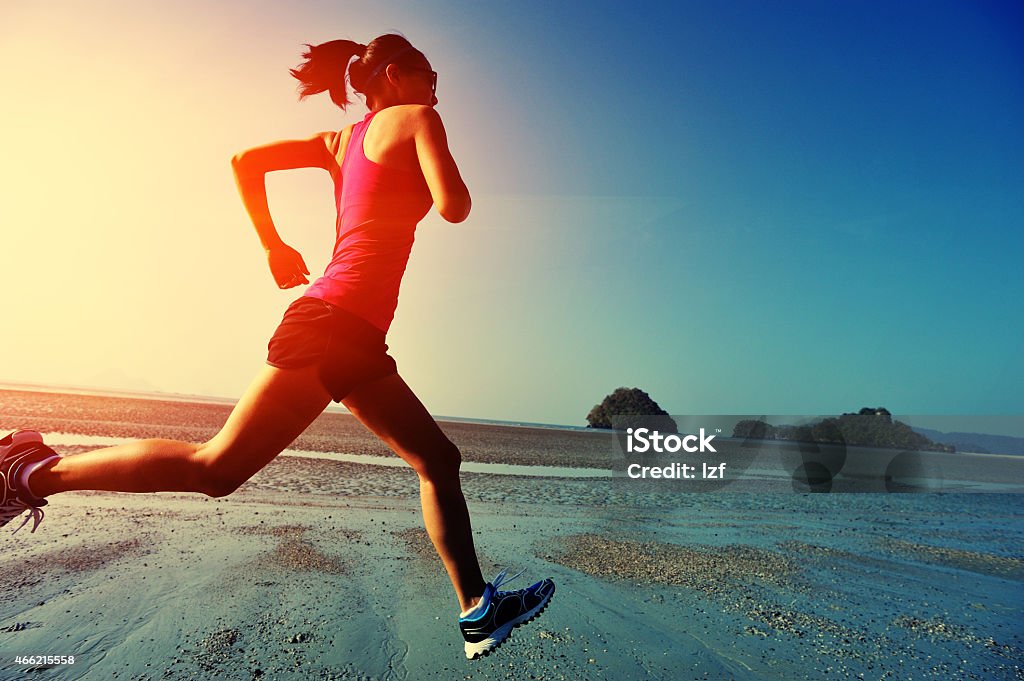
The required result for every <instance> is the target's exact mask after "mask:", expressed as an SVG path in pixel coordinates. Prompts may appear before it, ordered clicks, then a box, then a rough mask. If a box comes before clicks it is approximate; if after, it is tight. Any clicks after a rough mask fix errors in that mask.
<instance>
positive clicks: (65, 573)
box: [0, 390, 1024, 681]
mask: <svg viewBox="0 0 1024 681" xmlns="http://www.w3.org/2000/svg"><path fill="white" fill-rule="evenodd" d="M229 412H230V406H229V405H216V404H200V403H188V402H157V401H150V400H133V399H128V398H112V397H96V396H88V395H60V394H56V393H40V392H29V391H12V390H0V433H6V432H7V431H9V430H13V429H15V428H34V429H36V430H40V431H41V432H43V433H44V435H45V436H46V437H47V440H48V441H51V439H53V440H54V441H57V440H60V441H61V442H64V443H66V444H64V445H63V446H56V445H55V447H56V449H57V450H58V451H59V452H60V453H62V454H66V455H74V454H76V453H79V452H82V451H87V450H89V449H94V448H97V447H98V446H102V444H101V443H102V441H103V439H104V438H108V439H110V442H111V443H114V442H120V441H121V440H119V439H118V438H144V437H161V438H176V439H183V440H188V441H195V442H200V441H203V440H205V439H207V438H209V437H210V436H212V435H213V434H214V433H216V431H217V430H218V429H219V427H220V426H221V425H222V424H223V422H224V420H225V419H226V417H227V414H228V413H229ZM441 426H442V428H443V430H444V431H445V432H446V433H447V434H448V435H449V437H451V439H452V440H453V441H454V442H455V443H456V444H457V445H459V447H460V449H461V451H462V452H463V457H464V459H465V461H467V462H479V463H483V464H496V465H503V464H515V465H525V466H532V467H538V466H556V467H563V468H567V469H573V468H579V469H599V468H602V467H608V466H610V465H611V464H610V462H611V461H612V459H613V452H614V449H613V444H612V442H611V440H610V436H608V435H607V434H605V433H597V432H595V433H590V432H579V431H571V430H565V431H562V430H557V429H543V428H520V427H503V426H498V425H486V424H465V423H450V422H442V424H441ZM76 438H77V440H76ZM76 442H78V444H75V443H76ZM293 447H294V448H295V449H297V450H304V451H311V452H326V453H340V454H356V455H370V456H389V457H391V458H394V455H393V454H390V453H389V451H388V450H387V448H386V447H385V446H384V445H383V444H381V443H379V442H377V441H376V440H375V439H374V438H373V436H372V435H371V434H370V433H369V432H367V431H366V430H365V429H364V428H363V427H362V426H361V425H360V424H358V423H357V422H356V421H355V420H354V419H352V417H350V416H348V415H344V414H337V413H325V414H324V415H323V416H322V417H321V418H320V419H318V421H317V422H316V423H314V424H313V426H311V428H310V429H309V430H308V431H307V432H306V433H305V434H303V436H301V437H300V438H299V440H297V441H296V443H295V444H294V445H293ZM487 470H492V469H487ZM493 470H494V471H496V472H466V471H464V472H463V474H462V485H463V489H464V492H465V494H466V498H467V502H468V504H469V506H470V512H471V514H472V518H473V527H474V536H475V542H476V548H477V552H478V555H479V557H480V562H481V565H482V567H483V569H484V572H485V577H488V578H489V577H491V576H493V575H494V574H495V573H496V572H497V571H498V570H499V569H501V568H502V567H504V566H510V567H511V570H510V573H509V574H514V573H515V572H517V571H519V570H520V569H523V568H525V570H526V572H525V573H524V574H523V576H522V577H520V578H519V579H518V580H516V581H515V582H513V583H512V584H510V585H509V587H508V588H517V587H519V586H527V585H529V584H531V583H533V582H534V581H536V580H538V579H541V578H543V577H551V578H553V579H554V581H555V582H556V584H557V591H556V593H555V596H554V598H553V600H552V602H551V604H550V606H549V607H548V609H547V610H546V611H545V612H544V613H543V614H542V615H541V617H539V618H538V619H536V620H534V621H533V622H531V623H529V624H527V625H525V626H523V627H520V628H518V629H516V630H515V633H514V634H513V636H512V638H511V639H510V640H509V641H507V642H506V643H505V644H504V645H503V646H502V647H501V648H499V649H498V650H497V651H496V652H495V653H494V654H492V655H490V656H489V657H487V658H484V659H482V660H476V661H468V660H466V659H465V656H464V653H463V650H462V639H461V636H460V634H459V631H458V627H457V615H458V612H457V610H458V604H457V602H456V599H455V597H454V592H453V591H452V588H451V585H450V583H449V581H448V578H447V576H446V574H445V572H444V570H443V568H442V566H441V563H440V560H439V559H438V558H437V555H436V553H435V552H434V549H433V547H432V545H431V544H430V541H429V539H428V537H427V535H426V533H425V531H424V530H423V522H422V517H421V514H420V509H419V500H418V481H417V478H416V476H415V474H414V473H412V471H411V470H410V469H408V468H404V467H394V466H382V465H375V464H371V463H363V462H360V461H358V460H350V461H342V460H332V459H330V458H311V457H308V456H294V455H292V456H281V457H278V459H276V460H275V461H274V462H272V463H271V464H270V465H269V466H267V467H266V468H265V469H264V470H262V471H261V472H260V473H258V474H257V475H256V476H254V477H253V478H252V479H251V480H250V481H249V482H247V483H246V484H245V485H244V486H243V487H242V488H241V489H239V490H238V491H237V492H235V493H234V494H232V495H230V496H228V497H225V498H222V499H209V498H206V497H203V496H201V495H195V494H172V493H161V494H148V495H136V494H120V493H106V492H74V493H67V494H61V495H56V496H54V497H52V498H51V499H50V503H49V505H48V506H47V507H46V509H45V510H46V519H45V521H44V522H43V524H42V525H41V526H40V527H39V530H38V531H37V532H36V533H34V534H30V533H29V528H28V527H26V528H25V529H23V530H21V531H20V532H18V533H17V534H14V535H12V534H11V532H10V530H11V529H13V528H14V527H16V526H17V524H19V523H20V520H19V521H15V522H14V523H12V524H10V525H8V526H7V527H5V528H3V530H2V532H3V535H2V538H0V547H2V549H3V551H2V554H0V585H2V589H0V679H22V678H25V679H359V680H370V679H374V680H375V679H403V680H405V679H408V680H410V681H414V680H418V679H571V680H575V679H633V678H636V679H665V680H669V679H671V680H673V681H675V680H678V679H730V678H732V679H780V680H781V679H787V680H788V679H819V678H851V679H861V678H864V679H886V678H891V679H932V678H934V679H1024V637H1022V631H1021V628H1020V625H1019V623H1020V622H1021V621H1024V612H1022V609H1024V588H1022V586H1024V552H1022V550H1021V547H1022V546H1024V497H1022V496H1021V495H1019V494H951V493H943V494H936V493H932V494H884V493H879V494H794V493H774V494H763V493H741V492H733V491H723V492H719V493H704V494H697V493H692V494H688V493H685V492H680V491H678V490H677V489H673V490H671V491H670V492H659V491H658V489H657V488H656V487H653V486H651V485H637V484H632V483H631V481H629V480H623V479H621V478H618V479H616V478H613V477H611V476H608V477H605V478H586V477H577V476H574V475H572V473H571V471H570V472H566V473H565V474H563V475H558V476H550V475H510V474H507V473H504V472H500V471H502V470H503V469H501V468H500V466H497V467H495V468H494V469H493ZM538 470H547V469H538ZM47 655H49V656H72V655H73V656H74V664H46V663H42V664H40V663H38V662H36V663H33V664H28V663H18V662H16V659H17V658H18V657H19V656H26V657H28V656H37V657H38V656H47Z"/></svg>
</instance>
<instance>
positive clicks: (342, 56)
mask: <svg viewBox="0 0 1024 681" xmlns="http://www.w3.org/2000/svg"><path fill="white" fill-rule="evenodd" d="M306 47H308V48H309V49H308V50H307V51H306V52H303V53H302V58H303V59H304V60H305V61H304V62H303V63H302V64H300V65H299V67H298V68H295V69H289V73H291V74H292V76H293V77H295V78H296V79H297V80H298V81H299V86H298V90H299V100H303V99H305V98H306V97H308V96H310V95H315V94H319V93H321V92H324V91H328V92H329V93H330V95H331V101H332V102H334V103H335V104H337V105H338V106H339V107H341V110H342V111H344V110H345V107H347V106H348V105H349V103H350V102H349V98H348V88H347V87H346V85H345V82H346V78H345V73H346V71H347V70H348V63H349V62H350V61H351V60H352V57H362V56H363V55H364V54H366V46H365V45H360V44H359V43H355V42H352V41H351V40H332V41H330V42H326V43H321V44H320V45H310V44H308V43H307V44H306Z"/></svg>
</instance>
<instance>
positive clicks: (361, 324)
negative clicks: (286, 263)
mask: <svg viewBox="0 0 1024 681" xmlns="http://www.w3.org/2000/svg"><path fill="white" fill-rule="evenodd" d="M385 335H386V334H385V333H384V331H382V330H380V329H378V328H377V327H376V326H374V325H373V324H371V323H370V322H368V321H366V320H365V319H363V318H362V317H360V316H358V315H355V314H352V313H351V312H349V311H347V310H343V309H341V308H340V307H336V306H334V305H331V304H330V303H328V302H326V301H324V300H321V299H320V298H313V297H311V296H302V297H300V298H299V299H298V300H296V301H295V302H293V303H292V304H291V305H289V306H288V309H286V310H285V311H284V318H283V319H282V320H281V323H280V325H278V327H277V330H276V331H275V332H274V335H273V337H272V338H271V339H270V343H269V344H268V345H267V350H268V352H267V364H269V365H271V366H275V367H278V368H279V369H297V368H300V367H305V366H309V365H311V364H316V365H317V366H319V367H320V382H321V383H323V385H324V387H325V388H326V389H327V392H329V393H330V394H331V397H332V398H333V399H334V401H335V402H341V401H342V399H344V398H345V396H346V395H348V394H349V393H350V392H352V390H354V389H355V388H357V387H359V386H361V385H364V384H366V383H370V382H372V381H376V380H378V379H381V378H384V377H386V376H390V375H391V374H395V373H398V367H397V366H396V365H395V360H394V358H393V357H391V355H389V354H388V346H387V344H386V343H385V342H384V337H385Z"/></svg>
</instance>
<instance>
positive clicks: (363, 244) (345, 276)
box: [0, 35, 555, 659]
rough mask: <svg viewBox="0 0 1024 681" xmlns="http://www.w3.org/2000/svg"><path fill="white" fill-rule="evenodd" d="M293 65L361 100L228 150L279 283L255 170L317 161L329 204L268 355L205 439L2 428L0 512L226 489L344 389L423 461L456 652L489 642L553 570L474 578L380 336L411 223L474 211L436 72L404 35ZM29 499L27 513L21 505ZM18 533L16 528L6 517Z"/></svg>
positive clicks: (460, 530) (465, 539) (11, 514)
mask: <svg viewBox="0 0 1024 681" xmlns="http://www.w3.org/2000/svg"><path fill="white" fill-rule="evenodd" d="M307 47H308V48H309V50H308V51H306V52H304V53H303V60H304V61H303V62H302V63H301V64H300V65H299V66H298V68H295V69H292V70H291V74H292V75H293V76H294V77H295V78H296V79H298V80H299V82H300V85H299V93H300V96H299V99H300V100H301V99H304V98H305V97H307V96H309V95H313V94H317V93H320V92H325V91H326V92H328V93H329V95H330V97H331V100H332V101H333V102H334V103H335V104H337V105H338V106H339V107H340V108H341V109H342V110H343V111H344V110H345V109H346V107H348V106H349V104H350V103H351V102H350V100H349V97H348V89H347V85H346V83H348V84H350V85H351V87H352V89H353V90H355V92H357V93H360V94H362V95H363V97H364V98H365V102H366V105H367V107H368V108H369V113H367V114H366V116H365V117H364V118H363V120H362V121H360V122H358V123H355V124H354V125H349V126H348V127H346V128H344V129H343V130H341V131H340V132H323V133H319V134H317V135H313V136H312V137H310V138H308V139H304V140H287V141H279V142H274V143H272V144H267V145H265V146H260V147H255V148H253V149H249V150H247V151H244V152H242V153H240V154H238V155H236V156H235V157H234V158H233V159H232V167H233V168H234V173H235V178H236V181H237V184H238V188H239V192H240V193H241V197H242V202H243V203H244V204H245V208H246V210H247V211H248V213H249V216H250V218H252V222H253V224H254V226H255V228H256V232H257V234H258V235H259V238H260V241H261V243H262V244H263V247H264V249H265V250H266V254H267V260H268V263H269V266H270V272H271V274H272V275H273V277H274V281H275V282H276V284H277V286H278V287H279V288H281V289H290V288H294V287H296V286H299V285H302V284H308V283H309V280H308V279H307V278H306V276H305V275H307V274H309V269H308V268H307V267H306V264H305V262H304V261H303V259H302V256H301V255H300V254H299V253H298V251H296V250H295V249H293V248H291V247H290V246H288V245H287V244H285V242H284V241H283V240H282V239H281V237H280V236H279V235H278V233H277V229H276V228H275V226H274V223H273V221H272V220H271V217H270V211H269V208H268V206H267V195H266V188H265V185H264V176H265V175H266V173H268V172H271V171H274V170H285V169H289V168H323V169H324V170H326V171H328V172H329V173H330V174H331V178H332V179H333V180H334V196H335V203H336V205H337V209H338V216H337V223H336V233H337V240H336V242H335V246H334V253H333V256H332V258H331V261H330V263H329V264H328V265H327V269H326V271H325V272H324V275H323V276H322V277H320V278H319V279H317V280H316V281H314V282H313V284H312V285H310V286H309V287H307V288H306V290H305V292H304V293H303V294H302V296H300V297H299V298H298V299H297V300H295V301H294V302H293V303H291V305H289V306H288V308H287V309H286V310H285V313H284V317H283V319H282V321H281V324H280V325H279V326H278V327H277V330H276V331H275V333H274V334H273V336H272V337H271V339H270V342H269V344H268V356H267V362H266V366H264V367H263V369H262V370H261V371H260V373H259V374H258V375H257V376H256V378H255V379H254V380H253V382H252V383H251V384H250V386H249V387H248V389H247V390H246V392H245V394H243V395H242V397H241V399H240V400H239V401H238V403H237V404H236V405H235V408H234V410H233V411H232V412H231V415H230V416H229V417H228V420H227V422H226V423H225V424H224V427H223V428H222V429H221V431H220V432H219V433H217V435H215V436H214V437H213V438H212V439H210V440H209V441H208V442H205V443H203V444H192V443H189V442H179V441H175V440H162V439H147V440H139V441H136V442H131V443H128V444H124V445H119V446H116V447H109V448H105V449H99V450H95V451H92V452H86V453H84V454H79V455H75V456H68V457H63V458H62V457H60V456H59V455H57V454H56V453H55V452H54V451H53V450H52V449H51V448H50V447H48V446H47V445H45V444H43V438H42V437H41V436H40V434H39V433H37V432H35V431H31V430H19V431H16V432H13V433H11V434H9V435H7V436H6V437H4V438H3V439H0V483H2V492H0V526H2V525H6V524H7V523H8V522H10V521H11V520H13V519H15V518H17V517H19V516H21V515H22V514H25V519H24V521H23V522H22V524H21V525H20V526H19V527H18V529H21V527H24V525H25V524H26V523H28V521H29V520H32V521H33V526H32V531H33V532H35V529H36V527H38V525H39V523H40V521H42V519H43V511H42V508H41V507H42V506H45V505H46V503H47V501H46V497H49V496H51V495H53V494H57V493H60V492H69V491H72V490H109V491H118V492H159V491H173V492H199V493H202V494H206V495H207V496H210V497H223V496H225V495H228V494H230V493H231V492H233V491H234V490H236V489H238V487H239V486H240V485H241V484H242V483H244V482H245V481H246V480H248V479H249V478H250V477H252V476H253V475H254V474H255V473H256V472H257V471H259V470H260V469H261V468H263V467H264V466H265V465H267V463H269V462H270V461H271V460H272V459H273V458H274V457H276V456H277V455H278V454H279V453H280V452H281V451H282V450H284V449H285V448H286V447H287V446H288V445H289V444H291V443H292V442H293V441H294V440H295V438H297V437H298V436H299V435H300V434H301V433H302V432H303V431H304V430H305V429H306V427H307V426H309V424H310V423H312V422H313V420H314V419H316V417H317V416H319V415H320V413H321V412H322V411H323V410H324V409H325V408H326V407H327V405H328V404H330V403H331V401H332V400H333V401H335V402H340V403H342V404H344V405H345V407H346V408H347V409H348V410H349V411H350V412H351V413H352V414H354V415H355V416H356V418H358V419H359V420H360V421H361V422H362V423H363V424H364V425H365V426H366V427H367V428H368V429H370V431H372V432H373V433H375V434H376V435H377V436H378V437H379V438H380V439H381V440H383V441H384V442H385V443H387V444H388V446H390V447H391V449H392V450H394V452H395V453H396V454H398V455H399V456H400V457H402V459H404V460H405V461H406V462H407V463H408V464H409V465H410V466H412V468H413V469H414V470H415V471H416V473H417V474H418V475H419V479H420V500H421V503H422V508H423V520H424V524H425V525H426V529H427V532H428V533H429V535H430V539H431V541H432V542H433V544H434V547H435V548H436V549H437V552H438V554H439V555H440V557H441V560H442V561H443V563H444V566H445V569H446V570H447V572H448V576H449V578H450V579H451V582H452V586H454V587H455V594H456V596H457V597H458V601H459V606H460V608H461V613H460V615H459V627H460V629H461V631H462V634H463V637H464V639H465V641H466V657H468V658H470V659H474V658H477V657H480V656H482V655H487V654H489V653H490V652H491V651H492V650H494V649H495V648H497V647H498V646H499V645H500V644H501V643H502V642H503V641H504V640H505V639H506V638H508V636H509V635H510V634H511V632H512V629H513V628H514V627H516V626H518V625H520V624H523V623H525V622H528V621H529V620H531V619H533V618H534V617H536V616H537V615H538V614H539V613H540V612H541V611H542V610H543V609H544V608H545V607H546V605H547V603H548V601H549V600H550V599H551V596H552V594H553V593H554V591H555V585H554V583H553V582H552V581H551V580H550V579H545V580H542V581H539V582H537V583H535V584H533V585H532V586H530V587H528V588H525V589H519V590H517V591H499V590H498V587H500V586H501V585H502V584H503V583H505V582H508V581H509V580H510V579H513V578H515V577H517V576H518V574H517V575H513V577H507V575H506V572H505V571H504V570H503V571H502V572H500V573H499V574H498V575H497V576H496V577H495V578H494V579H493V580H492V581H491V582H489V583H485V582H484V579H483V576H482V574H481V571H480V564H479V563H478V562H477V556H476V550H475V548H474V546H473V535H472V528H471V525H470V518H469V511H468V509H467V507H466V500H465V497H464V496H463V494H462V487H461V485H460V482H459V468H460V464H461V454H460V452H459V450H458V448H457V447H456V446H455V445H454V444H453V443H452V442H451V441H450V440H449V439H448V438H447V437H446V436H445V435H444V433H443V432H442V431H441V429H440V428H439V427H438V425H437V423H436V422H435V421H434V419H433V418H432V417H431V416H430V414H429V413H428V412H427V410H426V408H425V407H424V406H423V404H422V403H421V402H420V401H419V399H417V397H416V395H415V394H413V392H412V390H411V389H410V388H409V386H408V385H406V383H405V381H404V380H402V377H401V376H399V375H398V372H397V368H396V365H395V360H394V359H393V358H392V357H391V356H390V355H389V354H388V346H387V344H386V343H385V336H386V334H387V331H388V328H389V326H390V325H391V321H392V319H393V317H394V313H395V309H396V307H397V305H398V290H399V284H400V283H401V279H402V275H403V273H404V272H405V267H406V263H407V261H408V258H409V253H410V251H411V249H412V244H413V236H414V233H415V230H416V225H417V223H418V222H419V221H420V220H422V219H423V217H424V216H425V215H426V214H427V211H429V210H430V207H431V205H434V206H436V207H437V210H438V212H439V213H440V214H441V217H443V218H444V219H445V220H447V221H449V222H461V221H463V220H465V219H466V217H467V216H468V215H469V210H470V205H471V204H470V196H469V190H468V189H467V188H466V185H465V183H464V182H463V181H462V177H461V175H460V174H459V169H458V166H457V165H456V164H455V160H454V159H453V158H452V155H451V152H450V151H449V149H448V141H447V137H446V135H445V129H444V126H443V125H442V123H441V118H440V116H439V115H438V114H437V111H435V109H434V105H435V104H437V97H436V92H437V72H436V71H434V70H433V69H432V68H431V65H430V62H429V61H427V58H426V57H425V56H424V55H423V53H422V52H420V51H419V50H418V49H416V48H415V47H413V46H412V44H410V43H409V41H408V40H406V39H405V38H404V37H402V36H399V35H382V36H380V37H378V38H376V39H374V40H372V41H371V42H370V43H369V44H367V45H361V44H358V43H355V42H352V41H348V40H334V41H331V42H327V43H323V44H321V45H316V46H312V45H307ZM26 511H27V512H28V513H26ZM15 531H17V529H16V530H15Z"/></svg>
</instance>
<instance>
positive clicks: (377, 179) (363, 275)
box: [304, 106, 432, 331]
mask: <svg viewBox="0 0 1024 681" xmlns="http://www.w3.org/2000/svg"><path fill="white" fill-rule="evenodd" d="M409 108H410V107H409V106H401V107H389V108H387V109H382V110H380V111H371V112H370V113H368V114H367V115H366V116H365V117H364V118H363V120H362V121H360V122H359V123H356V124H355V125H353V126H350V127H349V128H346V129H345V131H343V132H342V133H341V134H340V135H339V137H340V138H341V139H340V143H339V144H338V145H337V147H338V149H337V153H336V154H335V158H336V159H337V158H338V157H339V156H340V157H341V163H340V165H339V167H338V169H337V170H336V171H333V172H332V177H333V178H334V183H335V200H336V203H337V208H338V215H337V223H336V239H335V245H334V252H333V254H332V257H331V262H330V264H329V265H328V266H327V269H326V270H325V272H324V275H323V276H322V277H320V278H319V279H317V280H316V281H315V282H313V284H312V285H311V286H310V287H309V288H308V289H307V290H306V292H305V294H304V295H306V296H310V297H314V298H321V299H323V300H326V301H327V302H329V303H331V304H332V305H336V306H338V307H340V308H343V309H346V310H348V311H349V312H352V313H354V314H357V315H359V316H360V317H362V318H364V319H366V320H367V321H369V322H370V323H371V324H373V325H374V326H376V327H378V328H380V329H382V330H384V331H387V330H388V328H389V327H390V324H391V321H392V319H393V318H394V313H395V308H396V307H397V306H398V293H399V287H400V284H401V280H402V275H403V274H404V273H405V268H406V264H407V263H408V260H409V254H410V252H411V250H412V245H413V240H414V235H415V232H416V225H417V223H418V222H419V221H420V220H422V219H423V217H424V216H425V215H426V214H427V211H428V210H430V206H431V204H432V196H431V192H430V188H429V187H428V186H427V182H426V180H425V179H424V176H423V172H422V170H421V168H420V166H419V161H418V155H417V153H416V143H415V128H416V126H415V124H414V122H413V121H414V120H415V119H414V118H413V119H412V120H410V112H409V111H407V110H406V111H402V110H399V109H409ZM412 108H415V107H414V106H413V107H412ZM392 109H395V111H392ZM413 115H414V114H413ZM346 133H347V134H346Z"/></svg>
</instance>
